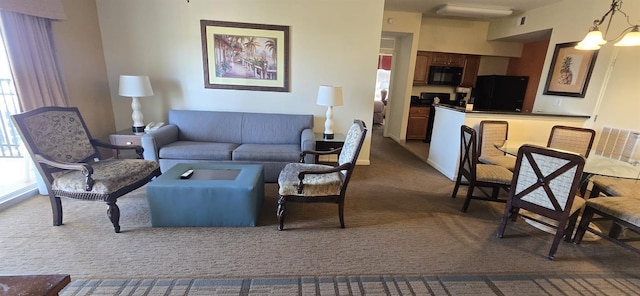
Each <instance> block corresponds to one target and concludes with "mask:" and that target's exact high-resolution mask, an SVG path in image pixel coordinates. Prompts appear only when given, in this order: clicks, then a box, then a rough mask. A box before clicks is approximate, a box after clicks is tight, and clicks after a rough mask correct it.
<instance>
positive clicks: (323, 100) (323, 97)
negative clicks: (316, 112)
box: [316, 85, 342, 106]
mask: <svg viewBox="0 0 640 296" xmlns="http://www.w3.org/2000/svg"><path fill="white" fill-rule="evenodd" d="M316 104H318V105H320V106H342V86H330V85H321V86H320V88H319V89H318V100H317V101H316Z"/></svg>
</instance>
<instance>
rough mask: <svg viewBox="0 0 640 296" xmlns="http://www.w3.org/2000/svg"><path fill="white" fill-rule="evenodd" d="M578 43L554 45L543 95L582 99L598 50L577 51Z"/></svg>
mask: <svg viewBox="0 0 640 296" xmlns="http://www.w3.org/2000/svg"><path fill="white" fill-rule="evenodd" d="M576 44H578V42H568V43H559V44H556V48H555V50H554V52H553V59H552V60H551V66H550V67H549V75H547V84H546V86H545V87H544V94H545V95H557V96H567V97H580V98H584V95H585V93H586V92H587V86H588V85H589V78H591V72H592V71H593V66H594V65H595V63H596V57H597V56H598V50H577V49H575V48H574V46H576Z"/></svg>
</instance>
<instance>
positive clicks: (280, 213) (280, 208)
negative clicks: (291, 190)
mask: <svg viewBox="0 0 640 296" xmlns="http://www.w3.org/2000/svg"><path fill="white" fill-rule="evenodd" d="M286 202H287V200H286V199H285V197H284V196H282V195H280V198H279V199H278V210H277V212H276V214H277V215H278V230H283V229H284V211H285V209H286V206H285V203H286Z"/></svg>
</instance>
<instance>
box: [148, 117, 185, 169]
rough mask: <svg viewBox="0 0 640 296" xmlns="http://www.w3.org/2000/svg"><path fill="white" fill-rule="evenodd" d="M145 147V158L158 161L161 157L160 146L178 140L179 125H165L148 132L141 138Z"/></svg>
mask: <svg viewBox="0 0 640 296" xmlns="http://www.w3.org/2000/svg"><path fill="white" fill-rule="evenodd" d="M140 139H141V142H142V148H143V149H144V152H143V154H142V155H143V156H144V159H147V160H153V161H155V162H158V160H159V159H160V155H159V152H160V148H162V146H165V145H167V144H170V143H173V142H175V141H178V126H177V125H174V124H169V125H165V126H163V127H161V128H159V129H157V130H154V131H152V132H149V133H146V134H145V135H143V136H142V137H141V138H140Z"/></svg>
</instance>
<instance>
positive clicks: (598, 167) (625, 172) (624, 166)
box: [494, 140, 640, 193]
mask: <svg viewBox="0 0 640 296" xmlns="http://www.w3.org/2000/svg"><path fill="white" fill-rule="evenodd" d="M524 144H530V145H536V146H542V147H545V144H540V143H528V142H526V141H512V140H506V141H502V142H500V143H494V147H496V149H498V150H500V151H502V152H504V153H506V154H509V155H513V156H517V155H518V149H519V148H520V146H522V145H524ZM550 149H552V148H550ZM556 150H557V149H556ZM567 152H570V151H567ZM582 174H583V178H582V179H583V182H588V177H590V176H592V175H600V176H608V177H614V178H623V179H633V180H639V179H640V160H632V161H623V160H619V159H615V158H610V157H606V156H603V155H598V154H597V153H593V151H592V153H589V155H588V156H587V157H586V158H585V162H584V168H583V169H582ZM585 177H586V178H585ZM581 185H585V189H586V184H581ZM581 193H584V192H583V191H582V189H581Z"/></svg>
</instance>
